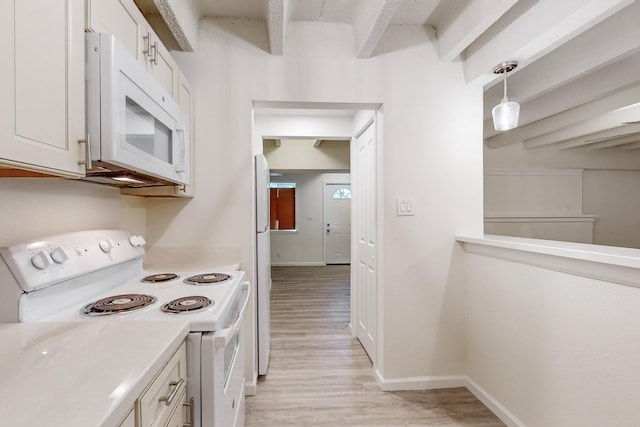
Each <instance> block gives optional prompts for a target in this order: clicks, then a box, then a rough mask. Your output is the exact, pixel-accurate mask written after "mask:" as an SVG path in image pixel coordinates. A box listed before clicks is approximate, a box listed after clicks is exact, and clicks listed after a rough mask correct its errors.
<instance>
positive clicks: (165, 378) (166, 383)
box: [137, 343, 187, 427]
mask: <svg viewBox="0 0 640 427" xmlns="http://www.w3.org/2000/svg"><path fill="white" fill-rule="evenodd" d="M186 385H187V353H186V349H185V345H184V343H183V344H182V345H181V346H180V348H179V349H178V351H176V353H175V354H174V355H173V356H172V357H171V359H170V360H169V362H168V363H167V364H166V365H165V367H164V368H162V370H161V371H160V373H159V374H158V376H157V377H156V378H155V379H154V380H153V382H152V383H151V385H149V387H148V388H147V390H146V391H145V392H144V393H143V394H142V396H141V397H140V399H138V401H137V404H138V414H140V423H139V425H140V427H161V426H164V425H165V424H166V423H167V421H168V420H169V418H170V417H171V415H172V414H173V412H174V411H175V408H176V407H178V406H180V407H181V406H182V400H184V396H183V394H184V393H185V391H186ZM181 399H182V400H181ZM176 412H180V413H181V412H182V411H176Z"/></svg>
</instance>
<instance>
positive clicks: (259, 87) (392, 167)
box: [148, 19, 482, 381]
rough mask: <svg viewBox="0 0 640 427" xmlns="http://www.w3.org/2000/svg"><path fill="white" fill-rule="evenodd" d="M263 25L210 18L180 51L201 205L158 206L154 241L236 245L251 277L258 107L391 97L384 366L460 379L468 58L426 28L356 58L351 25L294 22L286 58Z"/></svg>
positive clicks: (475, 137) (472, 157)
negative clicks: (189, 89)
mask: <svg viewBox="0 0 640 427" xmlns="http://www.w3.org/2000/svg"><path fill="white" fill-rule="evenodd" d="M265 31H266V29H265V26H264V24H263V23H259V22H253V21H246V20H244V21H224V20H214V19H205V20H203V21H202V23H201V28H200V39H199V51H198V52H195V53H182V54H176V55H175V56H176V58H177V60H178V62H179V63H180V66H181V68H182V69H183V71H184V72H185V74H186V75H187V77H188V78H189V80H190V82H191V83H192V85H193V87H194V92H195V103H196V129H195V138H196V150H197V154H196V156H197V158H196V186H195V197H194V199H193V200H191V201H189V202H184V203H182V204H175V203H172V202H169V201H162V200H160V201H154V200H150V201H149V202H148V206H149V209H148V235H150V236H152V240H153V242H154V243H155V244H158V245H163V246H171V245H175V246H189V245H190V244H203V245H210V246H224V247H233V246H236V247H239V248H241V253H242V257H241V263H242V268H244V269H246V270H247V271H248V273H249V277H253V275H254V266H253V258H252V247H253V239H254V230H253V225H252V224H253V212H252V206H253V193H252V180H253V177H252V167H253V158H252V155H253V152H252V148H253V147H252V145H253V142H252V134H251V126H252V114H251V109H252V101H254V100H262V101H298V102H348V103H353V102H363V103H383V107H382V108H383V112H384V135H383V138H384V151H383V153H382V158H383V169H384V177H385V181H384V185H383V187H382V188H381V193H380V197H382V198H383V204H384V217H383V218H379V220H380V221H382V223H383V226H384V229H385V234H384V236H385V238H384V252H385V259H384V260H383V261H382V262H383V266H382V269H383V274H384V276H383V281H382V282H381V284H380V285H381V286H382V287H383V293H384V296H385V301H384V303H385V305H384V313H382V317H381V322H382V327H383V328H384V337H385V342H384V348H383V352H384V357H383V358H381V359H380V361H381V364H380V367H379V368H380V372H381V374H382V377H383V378H408V379H412V378H414V377H422V376H426V375H446V374H449V373H452V372H455V373H459V372H461V370H462V366H463V357H464V355H463V354H464V351H463V342H464V337H463V313H462V306H461V300H462V294H463V284H462V278H461V277H460V268H459V266H458V265H456V262H457V261H458V258H457V256H454V255H453V254H454V252H455V251H454V236H455V235H456V234H458V233H464V234H470V235H478V236H479V235H481V234H482V88H481V87H473V86H466V85H465V83H464V76H463V72H462V66H461V64H460V63H457V62H455V63H443V62H441V61H440V60H439V59H438V53H437V50H436V47H435V45H434V44H433V43H432V42H431V40H430V38H429V37H431V38H433V34H425V30H424V28H422V27H416V28H415V29H411V28H408V29H406V31H408V32H413V34H408V36H413V40H416V44H415V45H413V46H411V47H407V48H406V49H401V50H397V51H395V52H392V53H387V54H382V55H379V56H375V57H373V58H370V59H356V58H355V56H356V55H355V46H354V41H353V40H354V35H353V32H352V28H351V26H350V25H342V24H327V23H321V22H293V23H291V25H290V27H289V33H290V34H291V35H292V37H290V38H289V39H288V43H287V44H286V46H285V52H284V55H283V56H272V55H270V54H269V53H268V51H269V49H268V46H267V43H266V39H265V37H264V34H265ZM461 124H464V125H461ZM407 196H408V197H413V198H415V202H416V204H415V206H416V215H415V216H412V217H396V216H395V206H396V202H395V199H396V197H407ZM253 321H254V320H253V318H252V316H249V319H248V323H247V325H248V326H249V328H248V329H249V330H248V332H249V333H248V334H247V337H248V344H252V342H251V341H252V339H253V337H254V336H255V335H254V333H255V332H254V331H252V330H251V328H252V327H253V326H252V322H253ZM251 358H252V355H251V351H249V355H248V362H249V365H251V364H252V362H251ZM248 378H249V381H251V376H250V375H248Z"/></svg>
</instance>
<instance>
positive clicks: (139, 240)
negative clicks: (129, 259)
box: [129, 235, 147, 247]
mask: <svg viewBox="0 0 640 427" xmlns="http://www.w3.org/2000/svg"><path fill="white" fill-rule="evenodd" d="M129 243H131V246H136V247H137V246H144V245H145V243H147V242H146V241H145V240H144V237H142V236H136V235H134V236H131V237H129Z"/></svg>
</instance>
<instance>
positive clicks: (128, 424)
mask: <svg viewBox="0 0 640 427" xmlns="http://www.w3.org/2000/svg"><path fill="white" fill-rule="evenodd" d="M119 427H136V415H135V413H134V412H133V409H132V410H131V412H129V415H127V418H125V419H124V421H122V423H121V424H120V426H119Z"/></svg>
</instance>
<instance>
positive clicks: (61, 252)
mask: <svg viewBox="0 0 640 427" xmlns="http://www.w3.org/2000/svg"><path fill="white" fill-rule="evenodd" d="M49 255H51V259H53V261H54V262H55V263H57V264H62V263H64V262H65V261H66V260H68V259H69V255H68V254H67V251H66V250H65V248H63V247H62V246H58V247H57V248H55V249H54V250H52V251H51V253H50V254H49Z"/></svg>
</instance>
